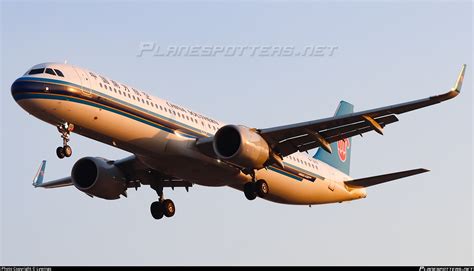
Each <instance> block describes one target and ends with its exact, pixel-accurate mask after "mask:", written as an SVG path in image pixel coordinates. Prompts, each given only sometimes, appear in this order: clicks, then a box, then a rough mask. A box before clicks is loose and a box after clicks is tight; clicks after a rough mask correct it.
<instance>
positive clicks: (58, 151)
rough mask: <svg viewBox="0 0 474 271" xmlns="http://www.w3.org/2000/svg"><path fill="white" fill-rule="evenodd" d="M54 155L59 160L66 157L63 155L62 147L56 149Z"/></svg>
mask: <svg viewBox="0 0 474 271" xmlns="http://www.w3.org/2000/svg"><path fill="white" fill-rule="evenodd" d="M56 155H57V156H58V158H59V159H63V158H64V157H65V156H66V155H65V154H64V149H63V147H58V148H57V149H56Z"/></svg>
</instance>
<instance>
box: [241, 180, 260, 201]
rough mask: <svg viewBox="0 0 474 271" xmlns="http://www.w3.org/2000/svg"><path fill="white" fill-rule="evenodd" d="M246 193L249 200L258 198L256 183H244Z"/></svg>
mask: <svg viewBox="0 0 474 271" xmlns="http://www.w3.org/2000/svg"><path fill="white" fill-rule="evenodd" d="M244 194H245V197H246V198H247V199H248V200H254V199H256V198H257V192H256V191H255V184H254V183H253V182H250V183H246V184H245V185H244Z"/></svg>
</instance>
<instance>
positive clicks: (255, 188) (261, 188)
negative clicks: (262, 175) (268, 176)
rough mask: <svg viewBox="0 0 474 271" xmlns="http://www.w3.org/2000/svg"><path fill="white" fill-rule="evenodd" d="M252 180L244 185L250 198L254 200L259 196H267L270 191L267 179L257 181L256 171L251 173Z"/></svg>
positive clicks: (245, 191)
mask: <svg viewBox="0 0 474 271" xmlns="http://www.w3.org/2000/svg"><path fill="white" fill-rule="evenodd" d="M250 175H251V176H252V181H251V182H248V183H246V184H245V185H244V194H245V197H246V198H247V199H248V200H254V199H256V198H257V196H259V197H261V198H265V197H266V196H267V194H268V192H269V189H268V184H267V182H266V181H265V180H263V179H262V180H258V181H256V176H255V172H252V173H250Z"/></svg>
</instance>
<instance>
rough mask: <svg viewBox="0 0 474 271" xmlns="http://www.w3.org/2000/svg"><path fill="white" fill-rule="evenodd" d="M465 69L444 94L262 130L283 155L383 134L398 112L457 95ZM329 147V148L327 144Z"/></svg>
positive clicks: (277, 151) (262, 133)
mask: <svg viewBox="0 0 474 271" xmlns="http://www.w3.org/2000/svg"><path fill="white" fill-rule="evenodd" d="M465 70H466V65H465V64H464V65H463V66H462V69H461V72H460V73H459V76H458V78H457V81H456V84H455V86H454V87H453V88H452V89H451V90H449V91H448V92H446V93H444V94H440V95H436V96H431V97H428V98H424V99H419V100H414V101H410V102H405V103H400V104H395V105H390V106H385V107H380V108H376V109H371V110H365V111H360V112H355V113H351V114H346V115H341V116H336V117H331V118H325V119H320V120H315V121H308V122H301V123H296V124H291V125H285V126H279V127H273V128H267V129H260V130H259V132H260V135H261V136H262V137H263V138H265V140H267V142H269V143H270V145H271V146H272V148H273V150H274V151H275V152H276V153H278V154H280V155H281V156H287V155H290V154H292V153H294V152H296V151H306V150H309V149H313V148H316V147H324V146H325V145H326V146H327V144H328V143H332V142H335V141H339V140H341V139H343V138H349V137H352V136H355V135H361V134H363V133H366V132H369V131H374V130H375V131H376V132H378V133H379V134H383V130H382V129H383V127H384V126H386V125H387V124H390V123H393V122H396V121H398V118H397V117H396V116H395V115H398V114H402V113H406V112H409V111H413V110H416V109H420V108H423V107H427V106H431V105H434V104H438V103H441V102H444V101H446V100H449V99H452V98H454V97H456V96H457V95H458V94H459V93H460V92H461V87H462V83H463V80H464V73H465ZM325 149H326V150H327V148H325ZM327 151H330V150H327Z"/></svg>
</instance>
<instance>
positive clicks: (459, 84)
mask: <svg viewBox="0 0 474 271" xmlns="http://www.w3.org/2000/svg"><path fill="white" fill-rule="evenodd" d="M465 72H466V64H463V65H462V68H461V72H460V73H459V76H458V80H456V85H454V88H452V89H451V90H452V91H456V92H457V93H460V92H461V88H462V82H463V81H464V73H465Z"/></svg>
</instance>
